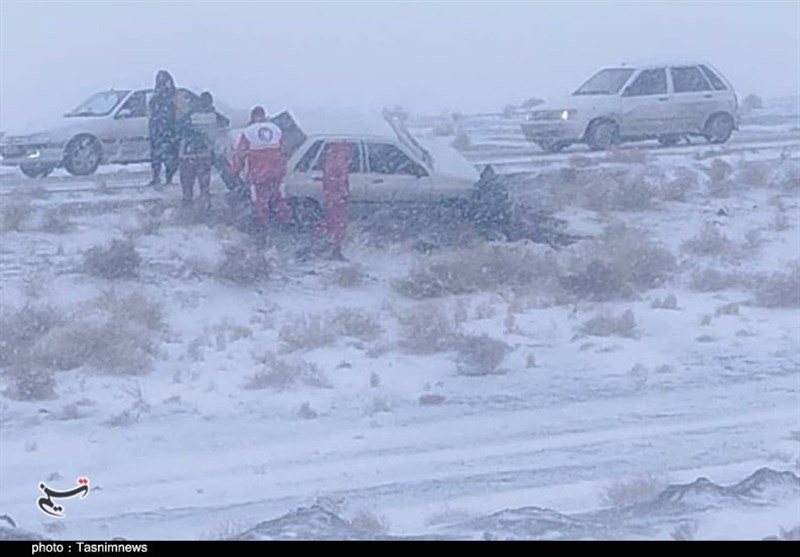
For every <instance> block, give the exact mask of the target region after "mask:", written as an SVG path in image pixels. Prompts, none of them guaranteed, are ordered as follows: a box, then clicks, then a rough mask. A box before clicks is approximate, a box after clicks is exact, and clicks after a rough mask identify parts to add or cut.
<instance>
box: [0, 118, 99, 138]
mask: <svg viewBox="0 0 800 557" xmlns="http://www.w3.org/2000/svg"><path fill="white" fill-rule="evenodd" d="M98 120H102V118H86V117H80V116H76V117H70V118H67V117H62V118H59V119H56V120H54V121H53V122H52V124H49V125H39V126H35V127H32V128H27V129H25V130H12V131H9V132H7V133H5V134H4V135H3V142H7V141H12V142H13V141H14V140H15V139H20V138H22V139H26V138H31V137H34V139H36V140H37V141H38V137H46V138H47V139H48V143H50V142H59V141H66V140H68V139H69V138H71V137H72V136H73V135H75V133H77V132H79V131H83V130H86V129H95V128H96V127H97V122H98Z"/></svg>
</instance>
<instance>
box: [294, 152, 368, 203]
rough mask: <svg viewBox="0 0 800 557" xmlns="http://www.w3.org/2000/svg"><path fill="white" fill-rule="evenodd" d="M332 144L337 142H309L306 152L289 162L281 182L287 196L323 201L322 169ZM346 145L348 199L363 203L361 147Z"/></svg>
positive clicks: (362, 156) (364, 187) (363, 181)
mask: <svg viewBox="0 0 800 557" xmlns="http://www.w3.org/2000/svg"><path fill="white" fill-rule="evenodd" d="M334 141H336V140H333V139H329V140H323V139H317V140H312V141H311V142H310V143H309V146H308V147H307V148H306V149H305V150H302V149H301V150H299V151H298V152H302V154H300V155H299V158H295V159H293V160H292V161H290V163H289V165H290V168H289V170H288V171H287V175H286V179H285V180H284V186H285V189H286V194H287V195H289V196H297V197H312V198H314V199H322V166H323V164H324V163H325V159H326V157H327V156H328V151H329V149H330V145H331V143H333V142H334ZM346 142H347V145H348V148H349V151H350V158H349V165H348V171H349V177H348V182H349V186H350V199H351V201H355V202H359V201H364V195H365V193H366V180H367V176H366V173H365V168H366V165H365V164H364V153H363V146H362V144H361V142H360V141H356V140H346ZM295 161H296V162H295Z"/></svg>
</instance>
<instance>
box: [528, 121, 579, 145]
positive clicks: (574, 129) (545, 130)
mask: <svg viewBox="0 0 800 557" xmlns="http://www.w3.org/2000/svg"><path fill="white" fill-rule="evenodd" d="M584 127H585V126H584V125H583V123H582V122H576V121H566V122H565V121H563V120H541V121H536V120H530V121H527V122H525V123H524V124H522V133H524V134H525V138H526V139H527V140H528V141H535V142H541V141H580V140H581V139H583V130H584Z"/></svg>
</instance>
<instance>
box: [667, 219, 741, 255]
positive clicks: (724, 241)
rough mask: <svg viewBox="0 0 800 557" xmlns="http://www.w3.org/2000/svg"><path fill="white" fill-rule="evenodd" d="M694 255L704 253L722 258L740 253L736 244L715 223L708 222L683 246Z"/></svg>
mask: <svg viewBox="0 0 800 557" xmlns="http://www.w3.org/2000/svg"><path fill="white" fill-rule="evenodd" d="M681 247H682V248H683V249H684V250H685V251H687V252H689V253H691V254H692V255H703V256H706V257H716V258H720V259H733V258H735V257H736V256H737V255H738V253H737V249H736V245H735V244H734V243H733V242H732V241H731V240H730V239H729V238H728V237H727V236H725V234H723V233H722V232H720V230H719V229H718V228H717V227H716V226H714V225H713V224H706V225H705V226H704V227H703V229H702V230H701V231H700V232H698V233H697V234H696V235H694V236H692V237H691V238H689V239H688V240H686V241H685V242H683V244H682V246H681Z"/></svg>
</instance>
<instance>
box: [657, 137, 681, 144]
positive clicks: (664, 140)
mask: <svg viewBox="0 0 800 557" xmlns="http://www.w3.org/2000/svg"><path fill="white" fill-rule="evenodd" d="M680 140H681V138H680V136H677V135H659V136H658V142H659V143H661V145H663V146H664V147H672V146H673V145H677V144H678V142H679V141H680Z"/></svg>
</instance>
